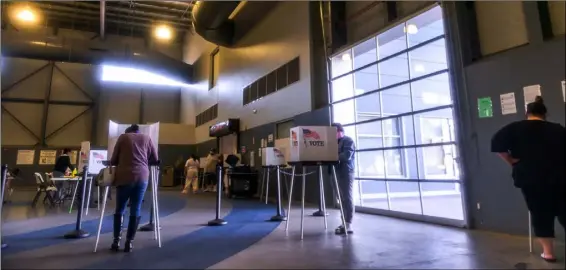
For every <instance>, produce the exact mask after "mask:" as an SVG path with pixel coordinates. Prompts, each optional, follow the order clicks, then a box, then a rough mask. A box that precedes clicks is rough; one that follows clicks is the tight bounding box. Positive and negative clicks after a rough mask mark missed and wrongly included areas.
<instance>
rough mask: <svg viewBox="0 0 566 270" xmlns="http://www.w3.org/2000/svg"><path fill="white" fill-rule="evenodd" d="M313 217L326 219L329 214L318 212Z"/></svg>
mask: <svg viewBox="0 0 566 270" xmlns="http://www.w3.org/2000/svg"><path fill="white" fill-rule="evenodd" d="M312 216H313V217H324V216H328V213H325V212H324V211H321V210H318V211H316V212H314V213H312Z"/></svg>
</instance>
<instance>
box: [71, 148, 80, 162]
mask: <svg viewBox="0 0 566 270" xmlns="http://www.w3.org/2000/svg"><path fill="white" fill-rule="evenodd" d="M78 154H79V151H77V150H73V151H71V153H69V157H70V158H71V164H73V165H75V164H77V155H78Z"/></svg>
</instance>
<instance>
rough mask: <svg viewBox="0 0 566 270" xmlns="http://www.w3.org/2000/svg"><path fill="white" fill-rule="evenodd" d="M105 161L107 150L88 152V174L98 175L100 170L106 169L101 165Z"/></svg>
mask: <svg viewBox="0 0 566 270" xmlns="http://www.w3.org/2000/svg"><path fill="white" fill-rule="evenodd" d="M105 160H108V151H107V150H90V153H89V156H88V173H89V174H98V173H99V172H100V170H102V169H104V168H105V167H106V166H104V164H102V162H103V161H105Z"/></svg>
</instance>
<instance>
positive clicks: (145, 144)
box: [110, 124, 158, 252]
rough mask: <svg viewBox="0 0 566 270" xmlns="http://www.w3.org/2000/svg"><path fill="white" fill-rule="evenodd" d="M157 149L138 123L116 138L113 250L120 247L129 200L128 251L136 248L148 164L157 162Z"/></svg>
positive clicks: (113, 158) (111, 162)
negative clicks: (135, 240)
mask: <svg viewBox="0 0 566 270" xmlns="http://www.w3.org/2000/svg"><path fill="white" fill-rule="evenodd" d="M157 162H158V157H157V149H155V145H154V144H153V142H152V140H151V138H150V137H149V136H148V135H146V134H142V133H140V128H139V126H138V125H135V124H134V125H131V126H130V127H128V128H127V129H126V132H125V133H124V134H122V135H120V137H118V140H117V141H116V145H115V146H114V152H113V153H112V157H111V159H110V165H111V166H116V169H115V173H114V185H115V186H116V212H115V213H114V231H113V236H114V241H113V242H112V246H111V248H110V249H111V250H113V251H118V250H119V249H120V240H121V238H122V225H123V216H124V212H125V211H126V206H127V203H128V200H129V201H130V217H129V222H128V230H127V232H126V243H125V247H124V251H125V252H130V251H131V250H132V249H133V245H132V242H133V241H134V238H135V235H136V231H137V230H138V225H139V222H140V211H141V204H142V200H143V197H144V194H145V191H146V190H147V185H148V181H149V166H151V165H152V164H157Z"/></svg>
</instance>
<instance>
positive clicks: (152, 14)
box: [77, 2, 191, 21]
mask: <svg viewBox="0 0 566 270" xmlns="http://www.w3.org/2000/svg"><path fill="white" fill-rule="evenodd" d="M77 3H78V5H79V6H83V7H90V8H98V7H97V6H96V5H95V4H91V3H85V2H77ZM108 10H114V11H117V12H123V13H126V14H131V13H132V11H134V10H132V9H127V8H121V7H114V6H108ZM135 13H136V15H145V16H153V17H156V18H162V19H167V20H184V21H190V20H191V19H190V18H181V17H180V16H179V17H177V16H174V15H165V14H159V13H155V12H149V11H140V10H135Z"/></svg>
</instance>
